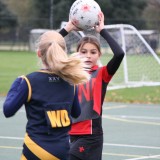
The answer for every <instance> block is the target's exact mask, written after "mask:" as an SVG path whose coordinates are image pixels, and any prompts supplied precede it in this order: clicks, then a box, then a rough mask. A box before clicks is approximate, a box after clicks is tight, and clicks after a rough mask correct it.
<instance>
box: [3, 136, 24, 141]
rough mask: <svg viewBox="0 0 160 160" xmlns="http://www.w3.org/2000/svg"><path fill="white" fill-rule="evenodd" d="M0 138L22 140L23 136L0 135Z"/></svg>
mask: <svg viewBox="0 0 160 160" xmlns="http://www.w3.org/2000/svg"><path fill="white" fill-rule="evenodd" d="M0 139H12V140H24V138H22V137H6V136H0Z"/></svg>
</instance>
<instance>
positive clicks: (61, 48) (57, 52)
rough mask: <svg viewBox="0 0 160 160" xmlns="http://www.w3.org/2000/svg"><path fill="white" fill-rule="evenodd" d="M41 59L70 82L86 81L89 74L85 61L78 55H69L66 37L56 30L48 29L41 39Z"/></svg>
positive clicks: (55, 72)
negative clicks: (77, 56)
mask: <svg viewBox="0 0 160 160" xmlns="http://www.w3.org/2000/svg"><path fill="white" fill-rule="evenodd" d="M38 48H39V50H40V52H41V55H42V57H41V59H42V62H43V64H44V65H45V66H46V67H47V68H48V70H49V71H50V72H52V73H54V74H56V75H58V76H60V77H61V78H62V79H64V80H65V81H67V82H69V83H70V84H80V83H85V82H87V81H88V80H89V78H90V76H89V74H88V73H87V72H86V71H85V70H84V67H85V64H84V62H83V61H82V60H81V59H79V58H76V57H68V55H67V54H66V52H65V50H66V44H65V40H64V38H63V37H62V36H61V35H60V34H59V33H58V32H55V31H47V32H45V33H44V34H43V35H42V36H41V37H40V41H39V47H38Z"/></svg>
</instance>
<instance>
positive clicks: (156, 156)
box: [125, 155, 160, 160]
mask: <svg viewBox="0 0 160 160" xmlns="http://www.w3.org/2000/svg"><path fill="white" fill-rule="evenodd" d="M150 158H160V155H152V156H143V157H139V158H131V159H125V160H142V159H150Z"/></svg>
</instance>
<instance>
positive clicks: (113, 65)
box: [100, 29, 124, 75]
mask: <svg viewBox="0 0 160 160" xmlns="http://www.w3.org/2000/svg"><path fill="white" fill-rule="evenodd" d="M100 35H101V36H102V37H103V38H104V39H105V40H106V41H107V43H108V44H109V46H110V48H111V50H112V52H113V54H114V55H113V57H112V59H111V60H110V61H109V62H108V64H107V70H108V73H109V74H110V75H113V74H114V73H115V72H116V71H117V69H118V68H119V66H120V64H121V62H122V59H123V57H124V51H123V50H122V48H121V47H120V46H119V44H118V43H117V42H116V41H115V40H114V39H113V38H112V37H111V36H110V35H109V33H108V32H107V30H106V29H102V30H101V32H100Z"/></svg>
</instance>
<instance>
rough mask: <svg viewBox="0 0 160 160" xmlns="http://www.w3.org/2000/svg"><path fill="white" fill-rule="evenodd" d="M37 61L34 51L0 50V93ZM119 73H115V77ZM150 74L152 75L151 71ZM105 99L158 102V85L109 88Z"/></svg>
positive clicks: (159, 100) (159, 90) (131, 61)
mask: <svg viewBox="0 0 160 160" xmlns="http://www.w3.org/2000/svg"><path fill="white" fill-rule="evenodd" d="M110 58H111V56H106V55H104V56H102V62H103V63H104V64H107V61H109V60H110ZM37 61H38V58H37V56H36V53H33V52H21V51H20V52H13V51H11V52H7V51H0V95H1V96H5V95H6V94H7V91H8V89H9V88H10V86H11V84H12V83H13V81H14V80H15V79H16V78H17V77H18V76H20V75H26V74H28V73H30V72H32V71H35V70H37V69H39V66H38V62H37ZM129 61H130V62H129V64H132V65H135V64H137V63H139V62H138V61H137V60H136V59H135V58H134V57H132V59H130V60H129ZM135 61H137V63H135ZM146 62H147V63H148V60H147V61H146ZM122 71H123V67H122V66H121V67H120V68H119V70H118V72H119V73H120V74H122ZM119 73H116V75H115V79H116V78H117V77H118V74H119ZM150 74H151V76H153V74H152V73H150ZM154 74H155V73H154ZM121 77H123V76H121ZM113 80H114V79H113ZM105 100H106V101H112V102H113V101H114V102H126V103H154V104H160V86H158V87H139V88H126V89H119V90H109V91H107V94H106V98H105Z"/></svg>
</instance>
